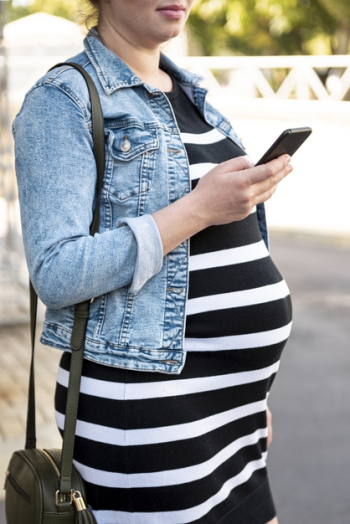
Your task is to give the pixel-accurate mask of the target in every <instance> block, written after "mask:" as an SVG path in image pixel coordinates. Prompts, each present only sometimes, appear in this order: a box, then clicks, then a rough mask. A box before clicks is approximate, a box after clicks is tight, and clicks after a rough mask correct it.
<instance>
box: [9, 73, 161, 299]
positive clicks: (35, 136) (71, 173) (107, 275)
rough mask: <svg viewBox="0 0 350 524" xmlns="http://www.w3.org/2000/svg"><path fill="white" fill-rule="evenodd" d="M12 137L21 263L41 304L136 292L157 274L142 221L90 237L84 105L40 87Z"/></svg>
mask: <svg viewBox="0 0 350 524" xmlns="http://www.w3.org/2000/svg"><path fill="white" fill-rule="evenodd" d="M71 74H75V75H78V76H77V78H78V80H77V82H76V83H78V82H79V81H80V82H82V84H81V85H80V91H82V89H86V86H85V83H84V80H83V78H82V77H81V79H80V74H79V73H78V72H71ZM82 86H83V87H82ZM86 98H87V99H88V94H86ZM13 131H14V138H15V159H16V175H17V182H18V189H19V200H20V209H21V222H22V231H23V240H24V247H25V253H26V259H27V264H28V268H29V273H30V276H31V279H32V282H33V285H34V287H35V289H36V291H37V293H38V295H39V297H40V298H41V300H42V301H43V302H44V304H46V305H47V306H48V307H49V308H52V309H59V308H62V307H67V306H71V305H74V304H76V303H78V302H82V301H84V300H88V299H90V298H93V297H97V296H100V295H103V294H105V293H109V292H111V291H113V290H115V289H118V288H121V287H123V286H126V285H130V284H131V285H132V291H133V292H137V291H139V290H140V289H141V287H142V285H143V284H144V283H145V282H146V281H147V280H148V279H149V278H151V277H152V276H153V275H154V274H155V273H157V272H158V271H159V270H160V269H161V267H162V262H163V257H162V247H161V240H160V236H159V232H158V229H157V227H156V224H155V222H154V220H153V218H152V217H151V216H150V215H144V216H141V217H135V218H128V219H125V220H123V223H124V224H125V227H117V228H115V229H111V230H105V231H103V230H102V231H101V232H100V233H99V234H96V235H94V236H93V237H92V236H91V235H90V224H91V222H92V217H93V208H94V205H95V202H96V178H97V175H96V164H95V159H94V155H93V143H92V137H91V116H90V112H89V110H88V108H87V107H86V104H85V105H84V102H83V101H82V99H79V98H77V96H76V94H74V93H72V91H70V90H69V89H64V85H61V84H59V83H58V81H56V83H52V82H51V83H47V82H45V81H41V83H40V84H39V85H36V86H35V87H34V88H33V89H32V90H31V91H30V92H29V94H28V95H27V97H26V100H25V102H24V105H23V106H22V109H21V111H20V113H19V114H18V115H17V117H16V119H15V122H14V125H13ZM102 205H103V204H102ZM121 218H122V217H121Z"/></svg>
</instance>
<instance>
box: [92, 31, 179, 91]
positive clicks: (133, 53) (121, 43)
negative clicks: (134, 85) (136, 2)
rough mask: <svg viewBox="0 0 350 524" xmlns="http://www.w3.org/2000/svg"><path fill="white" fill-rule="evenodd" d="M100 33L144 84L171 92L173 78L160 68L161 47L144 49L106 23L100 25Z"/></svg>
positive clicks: (106, 44) (107, 45)
mask: <svg viewBox="0 0 350 524" xmlns="http://www.w3.org/2000/svg"><path fill="white" fill-rule="evenodd" d="M98 33H99V36H100V38H101V40H102V42H103V43H104V45H105V46H106V47H108V49H110V50H111V51H113V53H115V54H116V55H118V56H119V58H121V59H122V60H123V62H125V64H126V65H127V66H128V67H130V69H131V70H132V71H133V72H134V73H135V74H136V75H137V76H138V77H139V78H140V79H141V80H142V81H143V82H145V83H146V84H148V85H151V86H152V87H157V88H159V89H161V90H163V91H171V89H172V81H171V78H170V77H169V75H167V74H166V73H165V72H164V71H162V70H161V69H160V68H159V60H160V45H158V46H155V47H153V48H146V47H142V46H140V45H139V44H136V43H134V42H132V41H131V40H128V39H127V38H125V37H123V36H122V35H120V34H119V33H118V32H117V31H115V30H114V28H113V27H112V26H111V25H110V24H108V22H105V21H104V22H101V23H99V25H98Z"/></svg>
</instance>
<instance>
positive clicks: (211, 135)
mask: <svg viewBox="0 0 350 524" xmlns="http://www.w3.org/2000/svg"><path fill="white" fill-rule="evenodd" d="M180 136H181V140H182V142H183V143H184V144H199V145H204V144H214V143H215V142H220V141H221V140H226V137H225V135H223V134H222V133H220V131H218V130H217V129H212V130H211V131H208V132H207V133H200V134H199V135H197V134H193V133H180Z"/></svg>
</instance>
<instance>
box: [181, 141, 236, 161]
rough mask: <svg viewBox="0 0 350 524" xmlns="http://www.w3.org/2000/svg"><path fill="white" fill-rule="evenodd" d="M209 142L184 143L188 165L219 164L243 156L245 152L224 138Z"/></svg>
mask: <svg viewBox="0 0 350 524" xmlns="http://www.w3.org/2000/svg"><path fill="white" fill-rule="evenodd" d="M222 138H223V140H220V141H218V142H214V143H211V144H185V148H186V151H187V156H188V160H189V163H190V165H193V164H202V163H204V162H209V163H212V164H221V162H226V161H227V160H231V159H232V158H236V157H238V156H245V155H246V153H245V152H244V151H243V150H242V149H241V148H240V147H238V146H237V145H236V144H235V143H234V142H232V140H230V139H229V138H225V136H224V135H222Z"/></svg>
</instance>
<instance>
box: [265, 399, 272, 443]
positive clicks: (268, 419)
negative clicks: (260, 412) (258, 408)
mask: <svg viewBox="0 0 350 524" xmlns="http://www.w3.org/2000/svg"><path fill="white" fill-rule="evenodd" d="M266 424H267V448H269V447H270V446H271V444H272V436H273V431H272V413H271V411H270V409H269V408H268V407H267V408H266Z"/></svg>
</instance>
